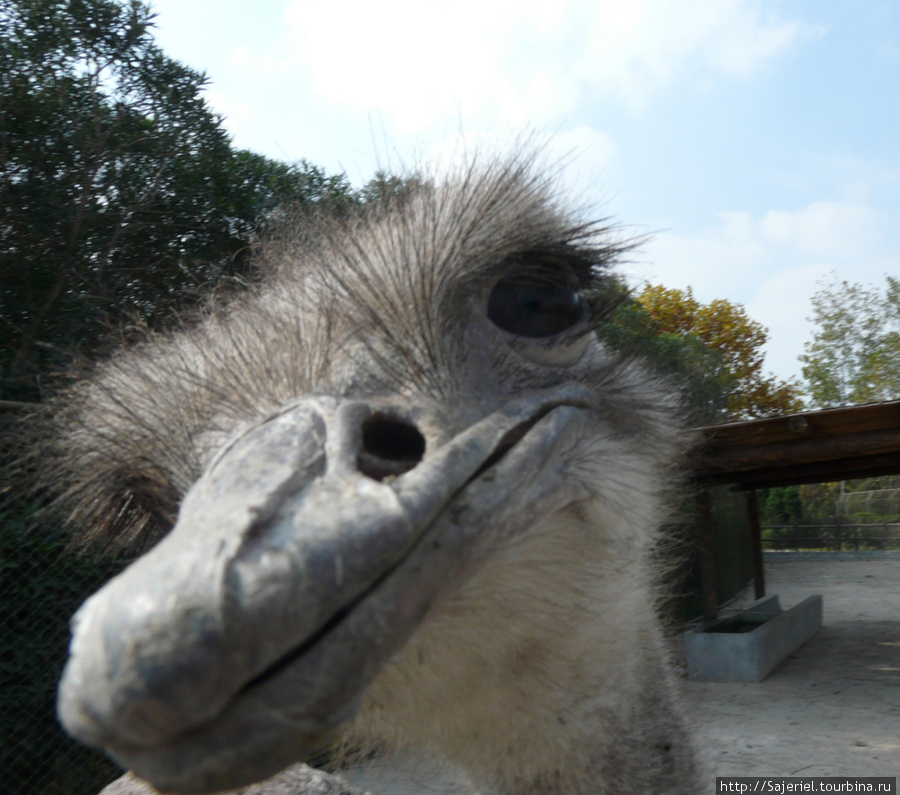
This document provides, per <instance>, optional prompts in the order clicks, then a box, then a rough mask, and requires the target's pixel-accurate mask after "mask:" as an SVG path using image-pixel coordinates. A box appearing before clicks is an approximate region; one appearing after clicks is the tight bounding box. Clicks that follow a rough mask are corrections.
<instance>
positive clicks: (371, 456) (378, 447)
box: [357, 414, 425, 480]
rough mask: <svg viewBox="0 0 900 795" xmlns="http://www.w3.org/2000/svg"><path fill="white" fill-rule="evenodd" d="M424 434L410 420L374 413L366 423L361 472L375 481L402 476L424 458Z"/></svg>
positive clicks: (361, 451)
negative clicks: (405, 420)
mask: <svg viewBox="0 0 900 795" xmlns="http://www.w3.org/2000/svg"><path fill="white" fill-rule="evenodd" d="M424 455H425V437H424V436H422V434H421V433H420V432H419V430H418V429H417V428H416V427H415V426H414V425H410V424H409V423H408V422H404V421H403V420H399V419H397V418H396V417H390V416H388V415H386V414H375V415H373V416H372V417H370V418H369V419H368V420H366V422H365V423H363V427H362V445H361V447H360V450H359V453H358V455H357V467H358V469H359V471H360V472H361V473H362V474H364V475H366V476H367V477H370V478H372V479H373V480H384V479H385V478H387V477H390V476H392V475H393V476H396V475H402V474H403V473H404V472H409V471H410V470H411V469H413V468H415V466H416V465H417V464H418V463H419V462H420V461H421V460H422V457H423V456H424Z"/></svg>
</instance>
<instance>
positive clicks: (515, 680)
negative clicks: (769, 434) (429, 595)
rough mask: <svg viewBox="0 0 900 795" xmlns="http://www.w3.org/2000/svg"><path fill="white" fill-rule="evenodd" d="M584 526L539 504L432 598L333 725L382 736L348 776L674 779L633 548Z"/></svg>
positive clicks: (393, 786)
mask: <svg viewBox="0 0 900 795" xmlns="http://www.w3.org/2000/svg"><path fill="white" fill-rule="evenodd" d="M548 525H549V526H548ZM606 526H609V523H608V522H607V525H606ZM595 528H596V524H595V522H590V523H586V522H585V521H583V518H582V517H578V516H576V515H563V516H556V517H553V518H552V519H550V520H548V521H547V522H545V523H543V525H542V526H541V525H539V526H535V527H533V528H532V529H531V530H529V531H528V532H527V533H525V534H524V535H522V536H521V537H519V538H518V539H516V540H515V541H514V542H513V543H511V544H509V545H508V546H505V547H504V548H503V549H501V550H496V551H495V553H494V554H491V555H490V556H488V557H487V561H488V562H487V563H486V564H485V565H484V566H482V567H481V568H480V569H479V570H478V571H477V572H475V573H474V574H473V576H471V577H470V578H469V579H468V580H467V582H466V584H465V585H464V587H463V588H462V589H461V590H460V592H458V593H457V594H455V595H453V596H452V597H451V598H449V599H447V600H446V602H445V603H443V604H442V605H440V606H438V607H437V609H436V610H435V611H434V614H433V615H432V616H431V617H430V619H429V620H428V622H427V623H426V624H424V625H423V626H422V627H421V628H420V630H419V632H418V633H417V634H416V635H415V636H414V637H413V638H412V640H411V641H410V643H409V644H408V645H407V647H406V648H405V649H404V651H403V652H402V654H401V655H399V656H398V658H397V659H395V660H394V661H393V662H392V663H391V665H389V666H388V668H387V669H386V670H385V671H384V672H383V673H382V675H381V676H380V677H379V679H378V680H377V681H376V682H375V683H374V685H373V687H372V688H371V690H370V693H369V695H368V698H367V702H366V706H365V708H364V710H363V712H362V714H361V716H360V718H359V720H358V721H357V723H356V725H355V726H354V727H353V729H352V731H351V732H350V734H349V736H348V737H347V740H346V742H347V745H348V746H349V747H363V748H366V747H374V748H378V749H389V750H388V751H387V753H386V754H382V755H380V756H376V757H375V761H374V762H371V761H370V762H369V763H367V764H366V765H363V766H361V767H359V768H357V769H356V770H352V771H347V775H348V777H349V780H350V781H351V782H352V783H354V784H355V785H357V786H361V787H363V788H366V789H368V790H370V791H371V792H373V793H376V794H377V795H380V793H382V792H384V793H388V792H405V791H407V790H404V789H403V788H402V786H401V785H400V784H399V783H398V782H399V781H400V780H401V779H406V780H408V781H409V780H412V781H413V782H419V783H418V784H414V786H413V790H412V791H417V792H421V791H423V790H422V789H421V788H419V789H416V787H417V786H419V787H420V786H421V782H424V781H427V782H429V786H428V789H427V790H426V791H428V792H437V793H444V792H446V793H451V792H453V793H464V792H477V793H482V794H483V795H513V794H515V795H532V794H533V795H538V794H539V793H551V792H555V793H559V792H566V793H572V795H578V793H585V795H587V793H590V795H598V793H605V792H609V793H614V792H622V793H625V792H629V793H631V792H635V791H638V789H637V787H639V786H642V782H643V781H645V780H646V781H647V782H648V783H649V782H654V783H657V784H658V783H659V780H660V772H661V770H663V769H665V768H671V770H672V775H671V778H672V779H673V786H672V787H670V788H667V789H666V790H664V791H666V792H679V791H681V790H679V789H677V787H676V786H675V785H674V783H675V780H676V779H677V778H678V777H679V776H681V774H682V773H684V778H683V781H684V782H685V785H686V784H687V782H688V776H687V769H688V768H689V758H690V751H689V749H687V748H686V747H685V746H684V745H683V741H682V740H681V739H680V738H681V737H682V736H683V732H682V731H681V727H680V721H679V719H678V716H677V715H676V714H674V713H673V711H672V709H671V707H670V706H669V704H670V702H671V696H670V692H669V691H670V684H669V681H668V679H667V677H666V674H665V665H664V661H663V652H662V646H661V643H660V641H659V638H658V633H657V630H656V619H655V616H654V615H653V611H652V607H651V605H652V603H653V599H652V595H651V593H650V588H649V587H648V585H647V582H648V579H649V577H648V573H647V572H645V571H644V564H643V563H642V562H641V561H642V560H643V554H642V550H641V549H640V548H639V546H638V544H637V543H636V542H635V538H636V534H635V533H629V532H627V530H628V528H626V527H621V526H619V527H615V528H614V529H613V530H612V531H611V532H610V533H609V534H608V537H605V538H603V539H601V543H598V539H597V533H598V531H597V530H596V529H595ZM604 535H605V534H604ZM573 594H576V595H577V599H576V600H574V601H573V598H572V595H573ZM523 605H525V606H526V607H523ZM636 694H638V697H637V698H636V697H635V695H636ZM623 749H624V750H623ZM629 749H631V751H633V753H630V752H629ZM654 749H656V750H655V751H654ZM685 760H688V761H685ZM648 769H651V770H652V771H653V773H652V774H651V775H648V776H646V779H645V772H646V771H647V770H648ZM439 782H443V783H439ZM599 782H606V783H605V784H600V783H599ZM616 782H619V784H617V783H616ZM643 791H647V792H651V791H655V790H652V789H645V790H643ZM686 791H688V790H685V792H686Z"/></svg>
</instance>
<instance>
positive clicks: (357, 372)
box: [53, 158, 690, 793]
mask: <svg viewBox="0 0 900 795" xmlns="http://www.w3.org/2000/svg"><path fill="white" fill-rule="evenodd" d="M624 248H625V246H624V245H623V244H622V243H621V242H618V241H616V240H615V239H614V238H613V236H612V233H611V231H610V229H609V228H606V227H604V226H602V225H593V224H585V223H582V222H581V221H579V220H575V219H573V218H572V217H571V215H570V214H569V212H567V210H566V208H565V207H564V206H563V205H562V204H561V203H560V202H558V201H557V200H556V198H555V196H554V194H553V190H552V185H551V184H550V183H549V182H548V181H547V180H546V179H544V178H543V177H541V176H540V175H536V173H535V171H534V169H533V167H532V164H531V163H530V162H529V161H528V159H522V158H518V159H516V158H513V159H511V160H508V161H506V162H504V163H501V164H497V165H493V166H483V165H482V166H478V165H473V166H471V167H468V168H465V169H462V170H461V171H459V172H458V173H457V174H456V176H455V177H452V178H449V179H447V180H445V181H443V182H429V183H426V184H425V185H424V186H423V187H422V188H420V189H419V190H417V191H416V192H415V193H413V194H412V195H411V196H408V197H406V198H405V199H403V200H402V201H395V202H393V203H392V204H387V205H385V206H383V207H380V208H375V209H373V210H370V211H369V212H367V213H365V214H364V215H361V216H359V217H356V218H352V219H350V220H346V219H345V220H343V221H341V222H334V221H324V222H321V223H319V224H318V226H317V228H316V229H315V230H314V233H313V234H309V233H308V230H307V232H306V233H304V234H303V235H302V236H299V235H298V236H297V237H295V238H294V239H288V238H285V239H282V240H280V241H278V242H275V243H273V244H272V245H271V246H270V247H269V250H268V251H267V253H266V254H264V255H263V258H262V262H261V265H260V268H261V270H262V272H263V273H264V278H263V279H262V280H261V283H260V285H259V286H258V287H256V288H254V289H252V290H249V291H248V292H246V293H245V294H243V295H242V296H240V297H237V298H233V299H231V300H230V301H228V302H227V304H225V305H224V306H223V307H221V308H219V309H216V310H212V311H211V312H210V314H209V315H208V316H207V317H206V318H205V319H204V320H203V321H202V322H200V323H198V324H196V325H195V326H193V327H190V328H187V329H182V330H179V331H177V332H175V333H171V334H169V335H166V336H159V337H157V338H155V339H151V340H149V341H147V342H146V343H144V344H142V345H139V346H137V347H135V348H134V349H132V350H127V351H123V352H121V353H119V354H118V355H117V356H114V357H113V358H112V359H111V360H110V361H108V362H107V363H106V364H104V365H102V366H101V367H100V368H99V371H98V373H97V374H96V376H95V377H93V378H92V379H89V380H87V381H85V382H84V383H82V384H80V385H79V386H76V387H75V388H74V389H73V390H72V392H71V393H70V394H69V395H67V396H66V397H65V398H64V401H65V402H64V403H63V404H62V409H61V410H60V412H59V414H58V417H59V419H58V420H57V423H58V425H59V427H60V428H62V430H61V432H60V433H59V436H58V441H57V442H56V445H57V447H56V454H55V455H54V456H53V458H54V460H57V461H58V462H59V463H58V464H57V468H56V469H54V470H53V477H54V478H55V479H57V480H63V481H64V482H66V483H67V484H68V486H67V492H66V494H65V495H64V496H65V499H66V500H67V501H68V504H69V505H70V506H71V512H72V516H73V517H74V519H75V521H77V522H79V523H81V524H82V525H84V526H85V527H87V528H89V532H91V533H95V534H102V533H107V534H110V533H111V534H129V533H130V534H132V535H133V534H136V533H141V534H144V535H145V536H146V537H148V538H152V537H154V534H155V535H156V536H159V537H161V540H160V541H159V542H158V543H157V544H156V545H155V546H154V547H153V548H152V549H151V551H149V552H148V553H147V554H145V555H144V556H143V557H142V558H140V559H139V560H137V561H136V562H135V563H134V564H132V565H131V566H130V567H129V568H128V569H126V570H125V571H124V572H123V573H122V574H121V575H119V576H118V577H117V578H115V579H113V580H112V581H111V582H110V583H108V584H107V585H106V586H105V587H104V588H103V589H101V590H100V591H99V592H98V593H97V594H95V595H94V596H93V597H91V598H90V599H89V600H88V601H87V602H86V603H85V605H84V606H83V607H82V608H81V610H80V611H79V612H78V613H77V615H76V617H75V618H74V620H73V640H72V645H71V656H70V659H69V662H68V665H67V667H66V670H65V673H64V676H63V679H62V683H61V685H60V691H59V714H60V716H61V719H62V721H63V723H64V725H65V727H66V728H67V729H68V731H69V732H71V733H72V734H73V735H74V736H75V737H77V738H79V739H80V740H82V741H84V742H85V743H88V744H90V745H93V746H96V747H98V748H104V749H106V750H107V751H108V752H109V753H111V754H112V755H113V756H114V757H115V758H116V759H118V760H119V761H120V762H121V763H122V764H123V765H125V766H127V767H128V768H130V769H131V770H133V771H134V772H135V773H136V774H137V775H139V776H140V777H142V778H145V779H147V780H148V781H150V782H151V783H153V784H154V785H155V786H156V787H158V788H159V789H161V790H163V791H172V792H185V793H187V792H212V791H216V790H221V789H226V788H231V787H236V786H241V785H243V784H246V783H249V782H254V781H259V780H261V779H263V778H265V777H267V776H270V775H272V774H274V773H276V772H277V771H279V770H280V769H282V768H284V767H285V766H286V765H289V764H291V763H292V762H295V761H298V760H302V759H304V758H307V757H308V756H309V755H310V754H311V753H313V752H315V751H317V750H318V749H321V748H323V747H328V746H330V747H331V748H332V755H333V756H334V757H335V758H337V757H339V756H340V754H341V752H340V750H335V749H343V755H344V758H350V757H351V756H352V755H353V752H355V757H354V758H355V759H356V760H357V762H358V765H359V767H360V768H363V767H365V765H366V764H371V762H372V760H373V759H379V758H381V759H385V758H391V756H392V755H393V756H394V757H396V758H401V757H402V758H404V759H410V758H421V759H424V758H430V759H439V760H441V764H442V765H445V766H446V767H447V768H448V769H451V770H453V771H455V773H454V775H455V776H456V777H457V779H458V780H460V781H466V782H469V783H470V784H471V786H472V788H473V789H477V790H478V791H485V792H497V793H507V792H510V793H511V792H516V793H530V792H550V791H558V792H563V791H565V792H571V793H576V792H582V791H583V792H618V791H635V790H634V788H635V787H636V786H639V785H641V783H642V782H643V783H646V782H651V783H653V782H659V781H662V780H664V779H665V780H667V781H672V782H674V781H675V777H676V776H678V775H683V773H684V770H685V769H686V766H689V765H688V762H686V761H684V760H686V759H687V758H688V756H689V754H688V752H687V751H686V750H684V749H685V748H686V746H685V744H684V743H682V742H681V741H680V740H679V739H678V736H680V735H679V731H678V725H679V722H678V718H677V714H676V712H677V711H676V710H673V709H672V707H671V704H670V698H669V694H668V690H667V687H668V686H667V684H666V683H667V677H666V674H665V665H664V662H663V655H662V653H661V651H660V642H659V639H658V632H657V627H656V619H655V617H654V611H653V605H652V588H651V586H650V582H651V579H652V576H653V572H652V567H651V566H650V565H649V564H648V550H649V549H650V547H651V545H652V544H653V542H654V539H655V527H656V525H657V523H658V519H657V515H656V514H657V507H656V503H657V495H658V492H659V488H660V484H661V482H662V476H661V473H663V472H664V471H665V469H666V468H667V466H668V465H669V463H670V462H671V460H672V458H673V456H674V455H675V450H676V447H677V445H678V443H679V432H678V427H677V423H676V422H675V421H674V419H673V401H672V400H671V399H670V397H669V396H668V395H667V393H666V392H665V391H662V390H660V389H659V388H658V386H657V385H656V384H655V383H654V382H653V381H652V380H650V379H649V378H647V377H646V376H645V375H644V374H643V373H642V371H641V370H640V369H639V368H637V367H635V366H634V365H633V364H630V363H628V362H623V361H621V360H618V359H616V358H615V357H614V356H612V355H611V354H610V353H609V352H608V351H607V350H606V349H605V348H604V347H603V346H602V345H601V344H599V343H598V341H597V339H596V337H595V335H594V334H593V333H592V323H594V322H596V321H597V320H598V319H602V318H603V317H604V315H605V314H606V313H607V312H608V311H609V309H610V308H611V306H612V304H613V295H614V293H615V290H612V289H610V285H611V279H610V265H611V264H612V263H613V262H614V261H615V260H616V258H617V257H618V256H619V255H620V253H621V252H622V251H623V250H624ZM647 748H650V749H651V750H650V752H648V751H647V750H646V749H647ZM635 756H637V758H636V759H635V758H634V757H635ZM359 760H362V761H359ZM351 774H352V771H351ZM587 782H592V783H587ZM598 782H600V783H598ZM603 782H605V783H603ZM682 786H686V785H685V784H684V783H683V782H682ZM654 791H655V790H654ZM667 791H668V790H667ZM671 791H681V789H677V788H676V787H675V786H674V784H673V786H672V790H671ZM685 791H690V790H689V789H686V790H685Z"/></svg>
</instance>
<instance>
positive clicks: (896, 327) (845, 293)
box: [800, 276, 900, 408]
mask: <svg viewBox="0 0 900 795" xmlns="http://www.w3.org/2000/svg"><path fill="white" fill-rule="evenodd" d="M812 306H813V314H812V317H811V318H810V320H811V321H812V322H813V323H814V324H815V325H816V330H815V332H814V334H813V339H812V341H811V342H808V343H807V344H806V345H805V346H804V347H805V351H806V352H805V353H804V354H803V355H802V356H801V357H800V361H801V362H803V364H804V367H803V377H804V379H805V380H806V388H807V392H808V393H809V395H810V398H811V400H812V403H813V405H815V406H817V407H819V408H828V407H831V406H848V405H855V404H860V403H873V402H877V401H882V400H895V399H898V398H900V279H898V278H896V277H893V276H887V277H886V284H885V286H884V288H878V287H875V286H868V287H867V286H863V285H861V284H857V283H851V282H848V281H840V282H839V281H837V280H836V279H834V278H832V280H831V281H830V282H825V283H822V284H821V285H820V287H819V290H818V291H817V292H816V293H815V295H813V297H812Z"/></svg>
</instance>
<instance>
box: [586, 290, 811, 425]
mask: <svg viewBox="0 0 900 795" xmlns="http://www.w3.org/2000/svg"><path fill="white" fill-rule="evenodd" d="M600 336H601V337H602V338H604V339H605V340H606V341H607V342H608V343H609V344H610V345H612V347H614V348H616V349H617V350H621V351H623V352H626V353H631V352H640V353H641V355H643V356H645V357H646V358H648V359H649V360H650V361H651V362H652V363H653V364H654V365H656V367H657V368H658V369H659V370H660V371H661V372H662V373H664V374H665V375H668V376H670V377H673V378H675V379H676V380H678V381H680V382H681V383H682V385H683V388H684V391H685V394H686V398H687V403H688V406H689V409H690V412H691V415H692V419H693V420H694V421H695V422H698V423H714V422H727V421H731V420H743V419H753V418H756V417H770V416H775V415H778V414H789V413H791V412H794V411H800V410H801V409H802V408H803V403H802V400H801V389H800V386H799V384H798V383H796V382H793V381H779V380H778V379H777V378H776V377H775V376H772V375H768V376H767V375H765V374H764V372H763V369H762V365H763V346H764V345H765V343H766V342H767V340H768V337H769V335H768V330H767V329H766V328H765V326H763V325H762V324H761V323H758V322H757V321H755V320H753V319H751V318H750V317H749V316H748V315H747V313H746V311H745V309H744V307H742V306H741V305H740V304H733V303H731V302H730V301H726V300H724V299H717V300H714V301H711V302H709V303H708V304H703V303H701V302H700V301H698V300H697V299H696V298H695V297H694V294H693V291H692V290H691V289H690V288H688V289H687V290H678V289H674V288H669V287H663V286H661V285H649V284H648V285H646V286H645V287H644V288H643V289H642V290H640V291H639V292H637V293H635V294H633V295H632V296H631V297H630V298H628V299H626V300H625V302H624V303H623V304H622V306H621V307H620V308H619V310H618V312H617V314H616V316H615V317H614V318H613V319H612V321H611V322H610V323H608V324H606V326H605V327H603V328H601V329H600Z"/></svg>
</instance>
